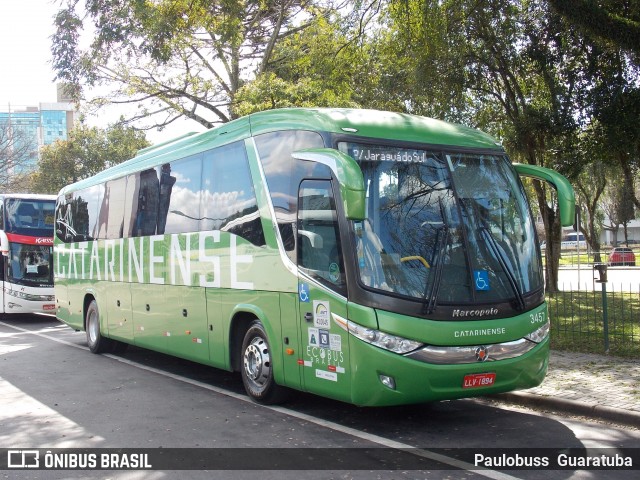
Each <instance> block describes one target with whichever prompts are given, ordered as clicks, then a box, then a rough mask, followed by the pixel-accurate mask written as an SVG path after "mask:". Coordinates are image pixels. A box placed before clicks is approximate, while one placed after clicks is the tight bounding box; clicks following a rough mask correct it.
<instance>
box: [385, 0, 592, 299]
mask: <svg viewBox="0 0 640 480" xmlns="http://www.w3.org/2000/svg"><path fill="white" fill-rule="evenodd" d="M389 15H390V18H391V20H392V22H391V24H392V28H393V29H394V30H395V31H396V32H397V33H396V36H395V37H394V38H395V39H396V40H395V41H396V44H397V45H401V46H402V48H403V49H404V51H403V53H402V54H401V55H403V56H405V57H407V58H411V59H412V65H413V67H411V65H408V67H409V68H412V70H411V71H410V72H407V73H405V77H407V78H411V87H410V88H411V90H412V91H415V92H417V93H418V95H417V97H414V98H418V99H419V100H420V101H419V102H415V103H413V104H412V105H413V106H414V107H415V108H416V109H417V110H419V111H420V110H425V109H427V108H428V109H429V110H431V111H433V110H435V108H436V107H433V105H438V107H437V108H439V109H440V113H441V115H442V116H444V118H445V119H448V120H454V121H455V120H463V121H465V123H469V124H471V125H473V126H477V127H479V128H482V129H483V130H487V131H489V132H490V133H493V134H494V135H496V136H497V137H498V138H500V139H502V140H503V143H504V144H505V146H506V148H507V150H508V151H509V152H510V153H511V155H512V157H513V158H514V159H515V160H517V161H520V162H524V163H529V164H532V165H541V166H546V167H550V168H554V169H558V170H560V171H563V170H568V169H569V167H571V165H572V163H571V161H570V160H568V159H570V156H569V155H567V154H566V152H567V151H568V149H570V147H571V139H572V138H574V137H575V132H576V129H577V124H576V111H575V107H574V104H575V102H574V100H575V98H574V91H575V90H576V89H577V88H578V87H579V85H580V81H581V80H582V79H581V77H580V76H578V75H577V74H576V73H575V69H576V67H577V66H579V65H581V62H583V61H584V55H583V51H582V49H581V44H580V41H579V39H577V38H575V37H574V36H573V34H572V30H571V28H570V27H569V26H568V25H566V24H565V23H564V21H563V20H562V18H561V17H559V16H558V15H555V14H553V13H552V12H550V11H549V10H548V8H546V5H545V4H543V3H541V2H524V1H517V0H446V1H438V0H413V1H411V0H409V1H396V2H392V4H391V8H390V10H389ZM401 78H402V77H401ZM425 107H426V108H425ZM533 185H534V189H535V192H536V197H537V203H538V208H539V210H540V213H541V216H542V219H543V222H544V225H545V232H546V235H547V244H548V248H547V249H546V250H545V255H546V256H547V262H546V269H547V270H546V276H545V279H546V286H547V290H548V291H549V292H554V291H556V290H557V271H558V265H559V257H560V248H559V247H560V245H559V243H558V242H555V243H554V242H553V241H552V240H553V239H556V238H560V230H561V226H560V221H559V216H558V213H557V208H555V207H554V206H553V204H551V205H550V202H549V199H550V198H551V197H550V192H551V190H552V189H549V188H546V187H545V186H543V185H541V184H540V183H539V182H534V183H533ZM556 247H557V248H556Z"/></svg>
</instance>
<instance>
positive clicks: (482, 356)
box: [476, 345, 489, 362]
mask: <svg viewBox="0 0 640 480" xmlns="http://www.w3.org/2000/svg"><path fill="white" fill-rule="evenodd" d="M488 359H489V349H488V348H487V347H485V346H484V345H481V346H480V347H478V348H476V360H477V361H479V362H486V361H487V360H488Z"/></svg>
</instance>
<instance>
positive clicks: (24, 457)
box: [7, 450, 40, 468]
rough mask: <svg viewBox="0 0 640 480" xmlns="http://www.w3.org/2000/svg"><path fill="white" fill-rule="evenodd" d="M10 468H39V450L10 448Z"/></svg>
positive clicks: (8, 465)
mask: <svg viewBox="0 0 640 480" xmlns="http://www.w3.org/2000/svg"><path fill="white" fill-rule="evenodd" d="M7 467H8V468H38V467H40V452H39V451H38V450H8V451H7Z"/></svg>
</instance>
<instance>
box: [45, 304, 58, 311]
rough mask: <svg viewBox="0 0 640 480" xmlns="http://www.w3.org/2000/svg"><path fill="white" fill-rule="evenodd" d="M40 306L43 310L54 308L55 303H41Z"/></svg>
mask: <svg viewBox="0 0 640 480" xmlns="http://www.w3.org/2000/svg"><path fill="white" fill-rule="evenodd" d="M42 308H43V309H44V310H55V309H56V305H55V304H54V303H52V304H47V305H43V306H42Z"/></svg>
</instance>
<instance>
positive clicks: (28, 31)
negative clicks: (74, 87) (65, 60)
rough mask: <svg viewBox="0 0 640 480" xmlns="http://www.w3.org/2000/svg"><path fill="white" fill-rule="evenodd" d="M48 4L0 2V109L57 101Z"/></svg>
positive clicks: (40, 0) (51, 10)
mask: <svg viewBox="0 0 640 480" xmlns="http://www.w3.org/2000/svg"><path fill="white" fill-rule="evenodd" d="M56 11H57V7H56V5H55V4H53V3H50V0H0V71H1V72H2V73H1V74H0V109H2V110H5V111H6V110H7V107H8V105H9V103H10V104H11V109H12V110H13V109H14V108H23V107H25V106H36V105H38V103H40V102H55V101H56V86H55V83H54V81H53V79H54V73H53V70H52V69H51V52H50V43H51V40H50V38H49V37H50V36H51V35H53V32H54V27H53V16H54V15H55V12H56Z"/></svg>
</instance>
